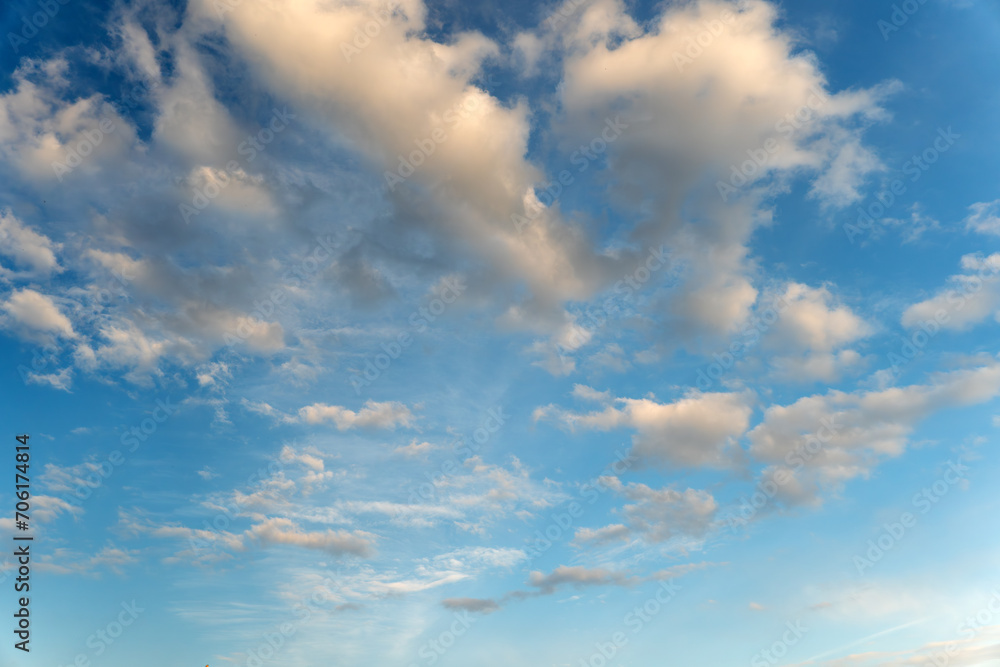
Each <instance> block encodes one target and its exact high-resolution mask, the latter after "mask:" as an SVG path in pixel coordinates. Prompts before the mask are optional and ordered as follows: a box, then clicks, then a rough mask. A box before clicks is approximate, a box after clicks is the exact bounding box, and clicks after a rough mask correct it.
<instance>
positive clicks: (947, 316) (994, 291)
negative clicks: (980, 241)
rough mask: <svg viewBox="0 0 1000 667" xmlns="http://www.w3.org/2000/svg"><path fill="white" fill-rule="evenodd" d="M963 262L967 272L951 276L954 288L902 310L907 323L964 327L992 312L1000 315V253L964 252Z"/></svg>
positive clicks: (972, 324)
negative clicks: (984, 254) (985, 255)
mask: <svg viewBox="0 0 1000 667" xmlns="http://www.w3.org/2000/svg"><path fill="white" fill-rule="evenodd" d="M961 266H962V268H963V269H964V270H965V273H961V274H957V275H953V276H951V277H950V278H948V282H949V283H951V284H952V287H951V288H948V289H943V290H941V291H939V292H938V293H937V294H936V295H935V296H933V297H931V298H929V299H926V300H925V301H921V302H919V303H915V304H913V305H912V306H910V307H909V308H907V309H906V310H905V311H904V312H903V317H902V324H903V326H905V327H916V326H921V325H923V326H924V327H925V328H926V327H932V328H934V330H935V331H936V330H937V329H936V327H938V326H940V327H942V328H945V329H952V330H957V331H962V330H965V329H969V328H971V327H972V326H974V325H976V324H979V323H980V322H982V321H983V320H985V319H986V318H988V317H990V316H991V315H992V316H993V317H994V319H996V318H997V317H998V316H1000V276H998V275H997V274H998V272H1000V253H993V254H992V255H990V256H988V257H983V256H982V255H980V254H969V255H964V256H963V257H962V260H961Z"/></svg>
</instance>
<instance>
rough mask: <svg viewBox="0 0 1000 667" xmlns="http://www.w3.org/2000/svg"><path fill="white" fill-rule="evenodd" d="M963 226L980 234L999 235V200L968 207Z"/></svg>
mask: <svg viewBox="0 0 1000 667" xmlns="http://www.w3.org/2000/svg"><path fill="white" fill-rule="evenodd" d="M969 211H971V212H970V213H969V217H967V218H966V219H965V226H966V227H967V228H968V229H970V230H972V231H974V232H978V233H980V234H993V235H1000V199H996V200H994V201H991V202H981V203H978V204H973V205H972V206H970V207H969Z"/></svg>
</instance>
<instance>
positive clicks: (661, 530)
mask: <svg viewBox="0 0 1000 667" xmlns="http://www.w3.org/2000/svg"><path fill="white" fill-rule="evenodd" d="M600 481H601V483H602V484H603V485H604V486H606V487H607V488H609V489H611V490H613V491H615V492H616V493H618V494H619V495H621V496H623V497H625V498H626V499H628V500H631V501H633V504H631V505H625V506H624V507H623V508H622V509H621V513H622V514H624V516H625V518H626V519H627V524H628V525H627V526H624V525H622V524H615V525H610V526H605V527H604V528H600V529H598V530H590V529H582V530H578V531H577V532H576V535H575V536H574V542H576V543H577V544H602V543H607V542H612V541H616V540H625V539H629V538H631V537H637V536H641V537H643V538H644V539H645V540H646V541H648V542H654V543H655V542H664V541H666V540H669V539H670V538H671V537H674V536H678V535H682V536H690V537H696V538H697V537H702V536H703V535H704V534H705V532H706V531H707V530H708V528H709V526H711V525H712V522H713V521H714V519H715V513H716V510H717V509H718V504H717V503H716V502H715V498H713V497H712V494H711V493H708V492H707V491H700V490H695V489H686V490H684V491H678V490H676V489H671V488H664V489H658V490H657V489H652V488H650V487H649V486H646V485H645V484H639V483H629V484H622V482H621V480H619V479H618V478H617V477H602V478H601V480H600Z"/></svg>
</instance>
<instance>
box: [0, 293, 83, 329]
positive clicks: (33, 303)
mask: <svg viewBox="0 0 1000 667" xmlns="http://www.w3.org/2000/svg"><path fill="white" fill-rule="evenodd" d="M0 309H2V310H3V312H4V313H5V315H6V317H5V318H4V320H5V324H6V326H8V327H10V328H15V329H26V330H28V331H29V332H43V333H54V334H57V335H59V336H62V337H64V338H76V332H75V331H73V324H72V323H71V322H70V321H69V318H68V317H66V316H65V315H64V314H63V313H62V311H60V310H59V307H58V306H57V305H56V303H55V301H53V300H52V298H51V297H49V296H46V295H45V294H42V293H40V292H36V291H35V290H33V289H29V288H25V289H21V290H16V291H14V292H13V293H11V295H10V296H9V297H7V300H6V301H5V302H4V303H3V304H0Z"/></svg>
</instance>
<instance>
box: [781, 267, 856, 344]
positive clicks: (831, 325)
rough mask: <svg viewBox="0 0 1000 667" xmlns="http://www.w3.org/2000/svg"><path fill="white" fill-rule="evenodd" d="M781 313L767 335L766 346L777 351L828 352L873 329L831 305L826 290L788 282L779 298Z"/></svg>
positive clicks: (830, 296) (839, 306)
mask: <svg viewBox="0 0 1000 667" xmlns="http://www.w3.org/2000/svg"><path fill="white" fill-rule="evenodd" d="M776 303H780V304H781V307H782V310H781V313H780V316H779V318H778V321H777V322H775V324H774V325H773V327H772V328H771V329H770V331H769V332H768V343H769V344H770V345H772V346H773V347H775V348H778V349H787V348H788V347H792V348H794V349H800V350H814V351H818V352H831V351H833V350H837V349H840V348H843V347H844V346H845V345H849V344H851V343H853V342H855V341H857V340H859V339H861V338H864V337H865V336H868V335H870V334H871V333H872V327H871V326H870V325H868V324H867V323H866V322H865V321H864V320H863V319H861V318H860V317H858V316H857V315H855V314H854V313H853V312H851V309H850V308H848V307H847V306H844V305H841V304H837V303H835V302H834V298H833V295H832V294H831V293H830V290H829V289H827V288H826V287H819V288H812V287H809V286H808V285H803V284H801V283H789V284H788V285H787V286H786V287H785V291H784V293H783V294H781V295H780V296H779V297H778V300H777V301H776Z"/></svg>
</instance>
